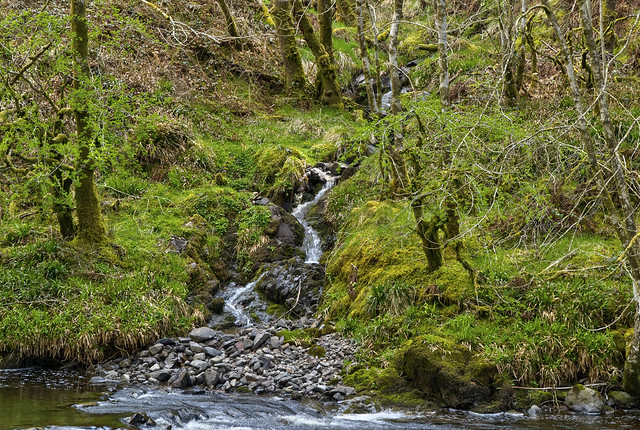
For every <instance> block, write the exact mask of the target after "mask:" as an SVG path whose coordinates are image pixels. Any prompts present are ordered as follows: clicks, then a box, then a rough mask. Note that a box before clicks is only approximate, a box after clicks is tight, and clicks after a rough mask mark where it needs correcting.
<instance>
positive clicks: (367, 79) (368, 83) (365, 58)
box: [356, 0, 380, 116]
mask: <svg viewBox="0 0 640 430" xmlns="http://www.w3.org/2000/svg"><path fill="white" fill-rule="evenodd" d="M364 3H365V0H357V4H356V10H357V11H358V21H357V29H356V31H357V33H358V47H359V48H360V59H361V61H362V74H363V76H364V88H365V91H366V92H367V104H368V105H369V112H370V113H371V115H372V116H375V115H377V114H378V112H379V108H378V106H379V104H378V102H377V98H376V95H375V92H374V91H373V77H372V76H371V64H370V63H369V52H368V51H367V43H366V41H365V37H364V8H365V5H364ZM378 91H380V87H378Z"/></svg>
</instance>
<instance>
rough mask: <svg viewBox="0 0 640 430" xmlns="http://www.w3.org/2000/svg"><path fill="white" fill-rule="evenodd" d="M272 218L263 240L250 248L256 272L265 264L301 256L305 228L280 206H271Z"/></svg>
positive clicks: (264, 230)
mask: <svg viewBox="0 0 640 430" xmlns="http://www.w3.org/2000/svg"><path fill="white" fill-rule="evenodd" d="M267 209H268V210H269V211H270V213H271V218H270V220H269V223H268V225H267V226H266V227H264V229H263V231H262V237H261V240H259V241H257V243H256V244H255V245H253V246H252V247H251V248H250V251H249V258H250V260H251V262H252V264H253V269H254V271H255V270H257V269H258V267H260V266H262V265H263V264H264V263H273V262H276V261H282V260H288V259H290V258H292V257H295V256H296V255H298V254H300V252H301V251H300V250H299V247H300V245H302V241H303V240H304V228H303V227H302V225H301V224H300V223H299V222H298V220H297V219H296V218H295V217H294V216H293V215H291V214H290V213H288V212H287V211H285V210H284V209H283V208H281V207H280V206H275V205H269V206H268V207H267Z"/></svg>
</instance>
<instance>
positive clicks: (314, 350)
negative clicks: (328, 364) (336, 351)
mask: <svg viewBox="0 0 640 430" xmlns="http://www.w3.org/2000/svg"><path fill="white" fill-rule="evenodd" d="M307 353H308V354H309V355H311V356H312V357H316V358H322V357H324V356H325V355H327V351H325V349H324V348H323V347H321V346H318V345H313V346H311V347H310V348H309V349H308V350H307Z"/></svg>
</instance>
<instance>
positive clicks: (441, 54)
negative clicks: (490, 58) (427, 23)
mask: <svg viewBox="0 0 640 430" xmlns="http://www.w3.org/2000/svg"><path fill="white" fill-rule="evenodd" d="M436 29H437V31H438V68H439V69H440V85H439V87H438V89H439V92H440V102H441V103H442V108H443V109H445V110H446V109H449V107H451V97H450V93H449V64H448V62H447V55H448V52H447V51H448V50H449V45H448V43H447V2H446V0H436Z"/></svg>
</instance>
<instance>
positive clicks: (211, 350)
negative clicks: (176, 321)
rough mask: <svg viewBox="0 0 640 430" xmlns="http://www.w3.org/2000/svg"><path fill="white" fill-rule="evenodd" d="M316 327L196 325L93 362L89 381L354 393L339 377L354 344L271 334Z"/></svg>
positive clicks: (303, 323)
mask: <svg viewBox="0 0 640 430" xmlns="http://www.w3.org/2000/svg"><path fill="white" fill-rule="evenodd" d="M318 325H319V321H317V320H313V319H307V318H302V319H301V320H300V321H297V322H290V321H284V320H280V321H278V322H277V323H276V324H273V325H267V326H256V327H246V328H244V329H241V330H240V332H239V333H237V334H229V333H223V332H221V331H218V330H214V329H211V328H209V327H200V328H196V329H194V330H193V331H191V333H190V334H189V336H188V337H179V338H164V339H160V340H159V341H158V342H157V343H155V344H154V345H152V346H150V347H149V348H148V349H144V350H142V351H140V352H139V353H137V354H136V355H135V356H133V357H131V358H119V359H116V360H114V361H111V362H107V363H103V364H101V365H99V366H96V368H95V373H96V374H97V375H98V376H95V377H94V378H93V379H92V382H94V383H102V382H105V381H113V382H118V383H124V384H126V385H138V386H154V385H162V384H164V385H167V386H169V387H172V388H181V389H186V388H192V387H198V388H201V389H206V390H216V391H225V392H229V391H236V392H253V393H255V394H280V395H288V396H291V398H293V399H300V398H302V397H303V396H306V397H310V398H317V399H324V400H336V401H338V400H342V399H344V398H345V396H351V395H354V394H355V390H354V389H353V388H352V387H348V386H344V385H342V384H341V382H342V378H341V376H340V372H341V370H342V368H343V366H344V365H345V363H353V361H354V353H355V344H354V342H353V341H351V340H348V339H344V338H342V337H341V336H339V335H338V334H335V333H331V334H326V335H324V336H320V337H319V338H318V339H317V341H316V343H315V344H314V345H313V346H311V347H307V348H305V347H303V346H300V345H296V344H295V343H284V338H283V337H282V336H278V334H277V333H278V332H279V331H281V330H283V329H288V328H318V329H320V330H322V327H321V326H320V327H318Z"/></svg>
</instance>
